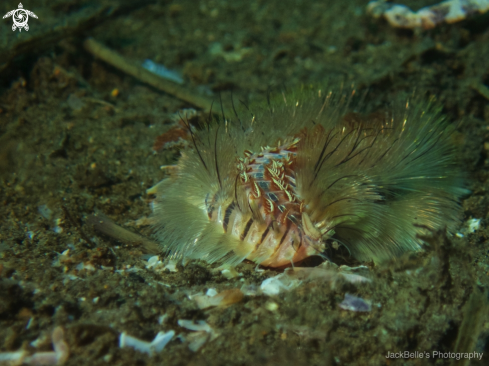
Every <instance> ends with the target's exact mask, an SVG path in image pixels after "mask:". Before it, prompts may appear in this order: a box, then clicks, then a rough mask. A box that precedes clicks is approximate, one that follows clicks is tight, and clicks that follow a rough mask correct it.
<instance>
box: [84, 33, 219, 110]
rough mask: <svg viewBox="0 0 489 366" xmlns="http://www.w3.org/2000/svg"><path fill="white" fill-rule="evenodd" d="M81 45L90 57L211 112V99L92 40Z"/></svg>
mask: <svg viewBox="0 0 489 366" xmlns="http://www.w3.org/2000/svg"><path fill="white" fill-rule="evenodd" d="M83 45H84V47H85V49H86V50H87V51H88V52H90V53H91V54H92V55H94V56H95V57H97V58H99V59H101V60H103V61H105V62H107V63H108V64H110V65H112V66H114V67H116V68H117V69H119V70H121V71H123V72H125V73H126V74H129V75H131V76H133V77H135V78H136V79H138V80H140V81H142V82H144V83H146V84H149V85H151V86H153V87H155V88H157V89H159V90H161V91H163V92H165V93H168V94H171V95H173V96H175V97H176V98H178V99H181V100H184V101H186V102H188V103H190V104H192V105H194V106H196V107H199V108H201V109H203V110H204V111H206V112H208V111H210V110H211V106H212V100H211V99H209V98H207V97H205V96H202V95H199V94H197V93H194V92H192V91H190V90H188V89H187V88H185V87H183V86H180V85H178V84H176V83H174V82H172V81H169V80H166V79H164V78H162V77H160V76H158V75H156V74H154V73H152V72H150V71H148V70H146V69H145V68H143V67H142V66H139V65H136V64H134V63H132V62H130V61H129V60H127V59H126V58H125V57H124V56H122V55H120V54H119V53H117V52H115V51H113V50H111V49H110V48H108V47H106V46H104V45H103V44H101V43H99V42H97V41H96V40H94V39H93V38H88V39H86V40H85V42H84V43H83Z"/></svg>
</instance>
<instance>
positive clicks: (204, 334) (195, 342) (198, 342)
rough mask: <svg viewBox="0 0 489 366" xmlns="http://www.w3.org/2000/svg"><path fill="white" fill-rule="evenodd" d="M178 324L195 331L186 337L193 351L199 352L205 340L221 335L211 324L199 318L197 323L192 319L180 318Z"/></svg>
mask: <svg viewBox="0 0 489 366" xmlns="http://www.w3.org/2000/svg"><path fill="white" fill-rule="evenodd" d="M178 325H179V326H181V327H182V328H185V329H188V330H191V331H193V332H194V333H190V334H188V335H187V336H186V337H185V339H186V340H187V341H188V342H189V345H188V348H189V349H190V350H191V351H192V352H197V351H198V350H199V349H200V347H202V346H203V345H204V343H205V342H207V341H208V340H211V341H212V340H214V339H215V338H216V337H217V336H219V334H218V333H216V332H215V331H214V329H212V328H211V326H210V325H209V324H207V323H206V322H205V321H203V320H199V321H198V322H197V323H194V322H193V321H192V320H185V319H179V320H178Z"/></svg>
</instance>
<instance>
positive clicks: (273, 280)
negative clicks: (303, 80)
mask: <svg viewBox="0 0 489 366" xmlns="http://www.w3.org/2000/svg"><path fill="white" fill-rule="evenodd" d="M301 283H302V282H301V281H299V280H298V279H296V278H292V277H291V276H288V275H287V274H286V273H281V274H279V275H277V276H274V277H270V278H267V279H266V280H265V281H263V282H262V283H261V285H260V290H261V291H262V292H263V293H264V294H265V295H268V296H273V295H278V294H279V293H280V292H283V291H290V290H292V289H294V288H296V287H298V286H299V285H300V284H301Z"/></svg>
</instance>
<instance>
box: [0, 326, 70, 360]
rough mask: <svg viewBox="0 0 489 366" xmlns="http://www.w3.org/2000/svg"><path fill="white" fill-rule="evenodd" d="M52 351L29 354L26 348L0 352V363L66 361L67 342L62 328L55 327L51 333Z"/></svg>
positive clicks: (68, 353) (67, 354)
mask: <svg viewBox="0 0 489 366" xmlns="http://www.w3.org/2000/svg"><path fill="white" fill-rule="evenodd" d="M51 341H52V343H53V348H54V351H51V352H36V353H34V354H32V355H29V354H28V353H27V351H26V350H21V351H16V352H3V353H0V363H3V362H5V363H6V364H7V365H45V366H50V365H58V364H62V363H64V362H66V360H68V357H69V355H70V351H69V349H68V344H66V342H65V340H64V332H63V328H61V327H56V328H54V330H53V333H52V334H51Z"/></svg>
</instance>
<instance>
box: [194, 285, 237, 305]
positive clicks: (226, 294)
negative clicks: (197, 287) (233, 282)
mask: <svg viewBox="0 0 489 366" xmlns="http://www.w3.org/2000/svg"><path fill="white" fill-rule="evenodd" d="M212 290H214V291H212ZM215 291H216V290H215V289H209V290H207V293H206V294H205V295H194V296H192V300H195V302H196V303H197V306H198V307H199V309H207V308H210V307H213V306H228V305H231V304H235V303H237V302H240V301H241V300H243V297H244V294H243V293H242V292H241V290H240V289H239V288H233V289H230V290H224V291H222V292H220V293H217V292H215Z"/></svg>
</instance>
